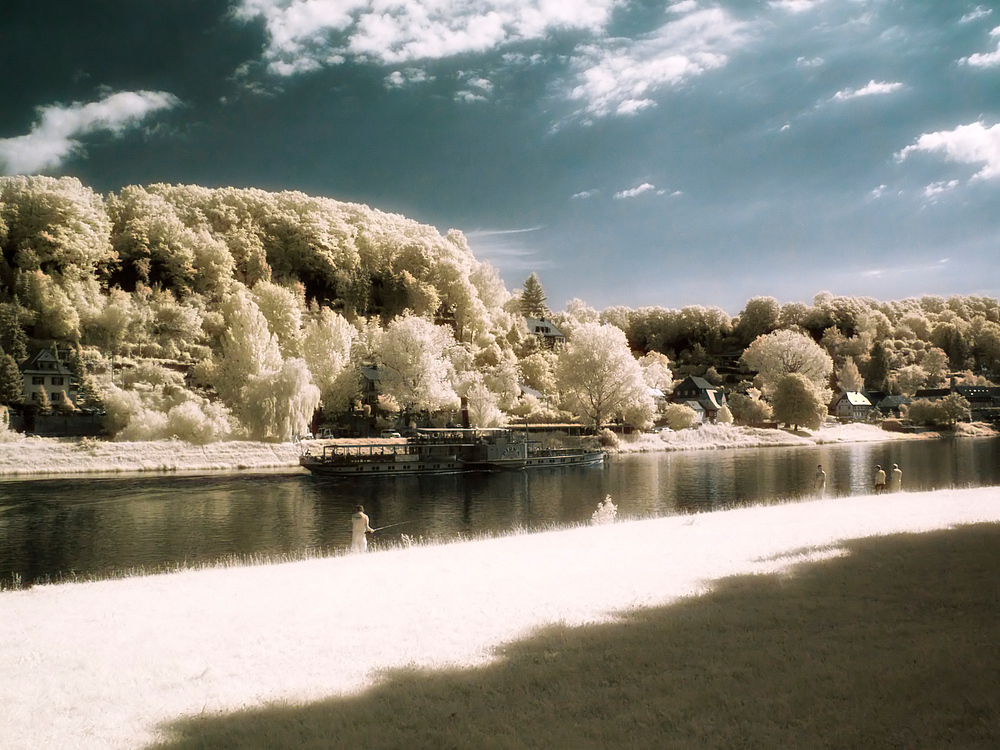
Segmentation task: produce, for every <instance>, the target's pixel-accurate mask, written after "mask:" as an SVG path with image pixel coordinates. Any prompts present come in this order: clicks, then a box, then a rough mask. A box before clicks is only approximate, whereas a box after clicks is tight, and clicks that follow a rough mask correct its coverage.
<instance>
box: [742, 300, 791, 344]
mask: <svg viewBox="0 0 1000 750" xmlns="http://www.w3.org/2000/svg"><path fill="white" fill-rule="evenodd" d="M780 317H781V308H780V307H779V306H778V301H777V300H776V299H774V297H754V298H753V299H750V300H748V301H747V304H746V307H745V308H744V310H743V312H741V313H740V317H739V322H738V323H737V324H736V331H735V333H736V335H737V336H738V337H739V339H740V342H741V343H743V344H744V345H746V344H749V343H750V342H751V341H753V340H754V339H755V338H757V337H758V336H763V335H764V334H768V333H771V331H773V330H774V329H775V328H777V327H778V321H779V319H780Z"/></svg>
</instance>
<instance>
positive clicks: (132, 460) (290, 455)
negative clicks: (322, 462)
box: [0, 424, 998, 480]
mask: <svg viewBox="0 0 1000 750" xmlns="http://www.w3.org/2000/svg"><path fill="white" fill-rule="evenodd" d="M997 434H998V433H997V432H996V431H995V430H993V429H992V428H988V427H974V428H973V429H970V430H968V431H967V432H964V433H959V434H957V435H956V437H995V436H996V435H997ZM946 437H951V436H945V435H942V434H941V433H939V432H932V431H929V432H922V433H898V432H886V431H885V430H882V429H881V428H879V427H877V426H875V425H867V424H847V425H837V426H831V427H821V428H820V429H819V430H816V431H815V432H813V433H809V432H807V431H805V430H800V431H799V432H798V433H792V432H791V431H788V430H781V429H777V430H774V429H762V428H754V427H735V426H732V425H713V424H710V425H703V426H701V427H699V428H697V429H688V430H682V431H680V432H670V433H656V434H651V433H643V434H640V435H638V436H636V437H635V438H634V439H629V438H623V439H621V441H620V443H619V446H618V447H617V448H612V449H610V450H609V453H612V454H620V455H621V454H630V453H653V452H673V451H692V450H718V449H740V448H768V447H808V446H820V445H831V444H845V443H873V442H892V441H897V440H939V439H944V438H946ZM350 440H351V439H346V440H330V441H306V442H304V443H261V442H250V441H237V440H230V441H225V442H219V443H209V444H207V445H195V444H192V443H185V442H183V441H179V440H159V441H150V442H136V443H132V442H113V441H105V440H94V439H89V438H80V439H73V438H42V437H33V436H31V437H18V438H17V439H14V440H7V441H4V442H0V480H19V479H33V478H44V477H53V476H67V475H78V476H81V477H99V476H115V475H120V474H179V473H185V474H188V473H196V474H201V473H215V472H234V471H235V472H253V471H284V470H296V471H297V470H299V468H300V467H299V455H300V452H301V450H302V447H303V446H307V445H309V444H315V443H320V442H330V443H337V442H348V443H349V442H350ZM380 440H381V439H375V438H373V439H372V440H366V441H365V442H379V441H380ZM355 442H356V441H355ZM385 442H386V444H392V443H393V442H396V441H393V440H391V439H386V440H385Z"/></svg>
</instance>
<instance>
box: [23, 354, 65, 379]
mask: <svg viewBox="0 0 1000 750" xmlns="http://www.w3.org/2000/svg"><path fill="white" fill-rule="evenodd" d="M21 372H23V373H45V374H46V375H70V376H71V375H72V374H73V371H72V370H70V369H69V367H68V366H67V365H66V363H65V362H63V361H62V360H61V359H59V357H58V355H57V354H56V352H54V351H52V349H39V350H38V351H37V352H35V353H34V354H32V355H31V356H30V357H28V358H27V359H26V360H25V361H24V362H22V363H21Z"/></svg>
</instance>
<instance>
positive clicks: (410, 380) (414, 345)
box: [375, 315, 458, 410]
mask: <svg viewBox="0 0 1000 750" xmlns="http://www.w3.org/2000/svg"><path fill="white" fill-rule="evenodd" d="M454 343H455V340H454V338H453V336H452V334H451V329H449V328H445V327H443V326H436V325H434V324H433V323H431V322H430V321H428V320H425V319H424V318H416V317H413V316H410V315H404V316H401V317H398V318H395V319H393V320H392V322H391V323H389V325H388V326H387V327H386V329H385V331H384V333H383V334H382V335H381V336H379V337H378V341H377V342H376V344H375V357H376V361H377V364H378V373H379V374H378V381H379V383H378V384H379V389H380V390H381V391H382V392H383V393H385V394H386V395H388V396H390V397H392V398H393V399H394V400H395V401H396V402H397V403H398V404H400V405H401V406H402V407H404V408H405V409H410V410H412V409H429V410H433V409H441V408H446V407H450V408H454V407H456V406H457V405H458V395H457V394H456V393H455V389H454V387H453V386H452V382H453V378H454V372H453V370H452V367H451V364H450V362H449V361H448V357H447V350H448V349H449V348H450V347H452V346H454Z"/></svg>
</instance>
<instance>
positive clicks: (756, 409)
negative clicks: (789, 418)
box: [727, 388, 773, 425]
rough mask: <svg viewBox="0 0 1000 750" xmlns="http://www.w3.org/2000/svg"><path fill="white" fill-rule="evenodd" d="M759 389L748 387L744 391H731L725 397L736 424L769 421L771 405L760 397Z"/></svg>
mask: <svg viewBox="0 0 1000 750" xmlns="http://www.w3.org/2000/svg"><path fill="white" fill-rule="evenodd" d="M760 396H761V394H760V391H759V390H757V389H756V388H749V389H748V390H747V392H746V393H739V392H737V393H731V394H729V397H728V398H727V401H728V402H729V408H730V409H731V410H732V412H733V419H734V420H735V421H736V422H737V423H738V424H746V425H755V424H763V423H764V422H769V421H770V420H771V418H772V417H773V414H772V411H771V405H770V404H769V403H767V402H766V401H762V400H761V398H760Z"/></svg>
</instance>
